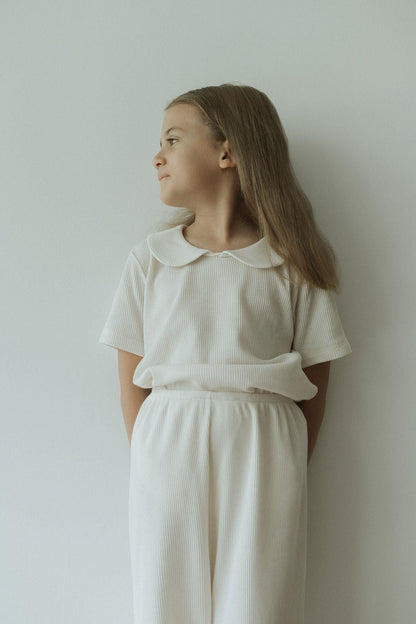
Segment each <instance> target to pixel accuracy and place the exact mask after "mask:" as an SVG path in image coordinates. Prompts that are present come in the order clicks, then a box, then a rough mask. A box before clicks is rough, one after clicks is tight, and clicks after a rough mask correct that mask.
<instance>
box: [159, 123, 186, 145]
mask: <svg viewBox="0 0 416 624" xmlns="http://www.w3.org/2000/svg"><path fill="white" fill-rule="evenodd" d="M171 130H182V131H184V130H183V128H180V127H179V126H172V127H171V128H169V130H166V132H165V136H167V135H168V134H169V132H170V131H171ZM160 147H162V143H161V142H160Z"/></svg>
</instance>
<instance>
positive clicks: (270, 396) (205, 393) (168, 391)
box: [150, 386, 294, 403]
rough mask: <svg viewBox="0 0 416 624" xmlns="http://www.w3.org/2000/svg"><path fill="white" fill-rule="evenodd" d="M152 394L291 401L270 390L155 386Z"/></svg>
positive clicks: (212, 398) (209, 398) (231, 399)
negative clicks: (235, 390) (223, 390)
mask: <svg viewBox="0 0 416 624" xmlns="http://www.w3.org/2000/svg"><path fill="white" fill-rule="evenodd" d="M152 394H158V395H159V394H160V395H161V396H163V397H168V396H169V397H170V398H172V399H173V398H179V396H180V397H182V398H193V399H204V400H207V399H208V400H218V399H221V400H223V401H224V400H225V401H254V402H257V403H293V402H294V401H293V399H290V398H289V397H287V396H284V395H283V394H276V393H272V392H234V391H228V392H217V391H216V390H187V389H185V388H178V389H176V388H175V389H173V388H163V387H161V386H156V387H155V388H153V389H152V392H151V393H150V395H152Z"/></svg>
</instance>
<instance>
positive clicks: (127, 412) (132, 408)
mask: <svg viewBox="0 0 416 624" xmlns="http://www.w3.org/2000/svg"><path fill="white" fill-rule="evenodd" d="M150 392H151V389H148V388H139V387H138V386H134V385H131V386H130V387H128V388H124V389H123V391H122V392H121V396H120V404H121V411H122V413H123V418H124V424H125V426H126V432H127V437H128V440H129V444H131V436H132V433H133V427H134V423H135V422H136V418H137V415H138V413H139V410H140V408H141V406H142V403H143V401H144V400H145V398H146V397H147V396H149V394H150Z"/></svg>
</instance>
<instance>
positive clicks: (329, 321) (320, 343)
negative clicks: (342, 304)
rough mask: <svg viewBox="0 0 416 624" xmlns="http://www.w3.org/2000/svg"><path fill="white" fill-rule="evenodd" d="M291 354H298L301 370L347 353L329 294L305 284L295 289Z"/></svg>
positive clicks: (337, 315)
mask: <svg viewBox="0 0 416 624" xmlns="http://www.w3.org/2000/svg"><path fill="white" fill-rule="evenodd" d="M292 350H294V351H297V352H298V353H300V355H301V357H302V368H306V367H307V366H312V365H313V364H319V363H320V362H327V361H329V360H336V359H338V358H341V357H344V356H345V355H348V354H349V353H351V347H350V344H349V342H348V340H347V338H346V336H345V334H344V329H343V327H342V324H341V319H340V316H339V313H338V307H337V302H336V294H335V292H334V291H333V290H323V289H321V288H317V287H315V286H313V285H311V284H308V283H304V284H302V285H301V286H300V287H299V289H298V293H297V301H296V306H295V314H294V338H293V344H292Z"/></svg>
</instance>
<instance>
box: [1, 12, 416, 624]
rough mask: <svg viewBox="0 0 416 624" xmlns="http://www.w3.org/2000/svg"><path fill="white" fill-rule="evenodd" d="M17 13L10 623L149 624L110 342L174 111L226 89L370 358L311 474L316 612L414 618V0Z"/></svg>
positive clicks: (7, 210) (311, 612)
mask: <svg viewBox="0 0 416 624" xmlns="http://www.w3.org/2000/svg"><path fill="white" fill-rule="evenodd" d="M0 23H1V33H0V34H1V41H2V44H1V54H0V59H1V71H0V79H1V90H2V92H1V97H0V106H1V119H2V132H1V137H2V138H1V146H2V163H1V177H2V180H1V185H0V192H1V196H0V199H1V214H2V222H1V258H0V259H1V266H2V271H1V279H2V285H1V291H2V293H3V299H2V305H1V307H0V314H1V326H2V332H1V336H2V339H1V354H2V375H1V385H2V387H1V393H2V410H1V411H2V414H1V418H2V422H1V430H2V435H1V438H0V445H1V464H2V465H1V467H0V468H1V469H0V479H1V492H2V501H3V502H2V511H1V516H0V517H1V522H2V527H1V532H0V536H1V542H2V543H1V544H0V552H1V553H2V556H1V559H2V566H1V577H0V586H1V588H2V592H3V598H2V599H1V601H0V621H1V622H2V623H4V624H21V623H22V622H30V623H31V624H49V623H50V624H56V623H57V622H59V624H74V623H75V622H76V623H77V624H84V623H85V624H91V622H100V623H101V624H114V622H117V624H123V623H126V624H128V623H130V622H131V621H132V608H131V602H130V601H131V593H130V592H131V585H130V568H129V565H130V564H129V550H128V548H129V546H128V520H127V508H128V467H129V446H128V441H127V436H126V433H125V430H124V424H123V420H122V415H121V410H120V406H119V395H118V379H117V364H116V355H117V353H116V351H115V350H114V351H113V350H112V349H109V348H108V347H105V346H103V345H101V344H99V343H98V336H99V333H100V331H101V328H102V326H103V323H104V321H105V318H106V315H107V313H108V310H109V306H110V303H111V300H112V297H113V294H114V290H115V287H116V285H117V283H118V279H119V277H120V271H121V268H122V265H123V263H124V260H125V257H126V253H127V252H128V250H129V249H130V247H131V246H132V245H133V244H134V243H135V242H137V241H138V240H140V239H141V238H142V237H144V236H145V235H146V234H147V233H149V232H150V231H151V230H152V229H153V226H154V225H155V224H156V223H157V222H158V221H159V220H160V219H161V218H162V217H164V216H166V215H168V214H170V213H171V211H172V210H173V209H170V208H168V207H166V206H164V205H163V204H162V203H161V201H160V199H159V184H158V182H157V179H156V175H155V171H154V169H153V167H152V162H151V161H152V158H153V156H154V155H155V153H156V152H157V151H158V145H159V138H160V131H161V125H162V120H163V107H164V106H165V105H166V104H167V102H168V101H169V99H171V98H172V97H174V96H176V95H178V94H180V93H182V92H184V91H186V90H188V89H191V88H196V87H201V86H206V85H208V84H220V83H222V82H226V81H236V82H240V83H245V84H251V85H252V86H255V87H257V88H259V89H261V90H263V91H265V92H266V93H268V95H269V96H270V97H271V99H272V100H273V102H274V103H275V105H276V108H277V110H278V112H279V114H280V116H281V119H282V122H283V125H284V127H285V130H286V133H287V135H288V137H289V143H290V151H291V156H292V160H293V164H294V167H295V170H296V173H297V175H298V177H299V180H300V182H301V184H302V186H303V188H304V190H305V192H306V193H307V194H308V196H309V198H310V199H311V201H312V204H313V206H314V209H315V214H316V218H317V220H318V222H319V223H320V225H321V227H322V229H323V230H324V231H325V232H326V233H327V235H328V237H329V238H330V240H331V242H332V244H333V246H334V247H335V250H336V252H337V254H338V257H339V261H340V264H341V266H342V274H343V285H344V286H343V291H342V294H341V296H340V299H339V302H340V311H341V316H342V319H343V321H344V327H345V331H346V334H347V336H348V338H349V339H350V342H351V346H352V348H353V354H352V355H350V356H348V357H347V358H345V359H342V360H340V361H338V362H334V363H333V366H332V374H331V382H330V388H329V394H328V401H327V410H326V416H325V419H324V423H323V426H322V429H321V434H320V437H319V440H318V444H317V446H316V449H315V452H314V456H313V459H312V462H311V464H310V466H309V500H308V505H309V542H308V544H309V550H308V588H307V618H306V623H307V624H322V622H336V623H337V624H352V623H354V624H373V623H374V624H391V623H392V622H400V624H411V623H413V622H414V621H416V607H415V600H414V578H415V569H414V561H415V559H416V548H415V546H416V530H415V527H416V522H415V505H416V503H415V500H416V497H415V493H416V492H415V489H416V488H415V482H416V481H415V468H416V466H415V463H416V462H415V441H416V440H415V418H414V417H415V401H414V386H415V381H414V379H415V347H416V344H415V343H416V341H415V330H414V319H415V287H414V284H415V281H414V275H415V271H414V265H415V261H416V245H415V241H414V235H415V231H416V230H415V226H416V223H415V221H416V219H415V175H414V166H415V162H416V160H415V157H416V154H415V121H414V113H415V99H416V98H415V73H414V63H415V39H414V25H415V4H414V2H412V1H411V0H409V1H404V0H399V1H397V0H396V1H395V2H393V1H391V2H387V1H378V2H377V1H376V0H372V1H367V2H362V1H360V2H358V1H357V0H352V1H351V0H350V1H348V2H347V1H344V2H334V1H333V0H318V1H317V2H306V0H302V1H301V2H279V1H275V0H273V1H271V0H268V1H267V2H263V3H260V5H259V3H247V5H246V4H244V3H241V2H234V1H231V2H226V3H224V2H222V1H219V0H215V1H211V2H209V3H206V5H205V6H203V5H201V4H199V3H190V2H184V1H181V0H177V2H175V3H171V2H166V0H162V1H161V2H158V3H148V2H142V3H139V2H135V1H133V0H130V1H129V2H127V1H124V2H109V1H108V0H106V1H103V0H100V1H89V2H88V1H86V2H85V1H82V2H81V1H69V0H67V1H66V2H53V1H52V0H51V1H50V2H46V1H43V2H38V3H33V2H29V1H26V2H15V1H14V0H13V1H12V0H9V1H5V0H3V2H2V3H1V9H0ZM259 624H262V623H261V622H259Z"/></svg>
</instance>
